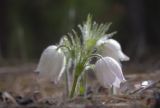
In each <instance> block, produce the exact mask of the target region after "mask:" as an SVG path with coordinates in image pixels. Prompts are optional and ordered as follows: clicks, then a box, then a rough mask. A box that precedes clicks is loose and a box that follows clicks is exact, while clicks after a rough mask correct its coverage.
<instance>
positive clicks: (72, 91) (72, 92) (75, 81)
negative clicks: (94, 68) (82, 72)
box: [69, 76, 78, 98]
mask: <svg viewBox="0 0 160 108" xmlns="http://www.w3.org/2000/svg"><path fill="white" fill-rule="evenodd" d="M77 81H78V76H77V77H75V78H74V81H73V85H72V89H71V93H70V96H69V97H70V98H72V97H73V96H74V93H75V90H76V86H77Z"/></svg>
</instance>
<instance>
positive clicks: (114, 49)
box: [98, 39, 129, 62]
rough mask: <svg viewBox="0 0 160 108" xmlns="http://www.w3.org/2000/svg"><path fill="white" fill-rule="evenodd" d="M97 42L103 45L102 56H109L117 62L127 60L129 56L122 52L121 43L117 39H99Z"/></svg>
mask: <svg viewBox="0 0 160 108" xmlns="http://www.w3.org/2000/svg"><path fill="white" fill-rule="evenodd" d="M98 44H99V45H103V47H104V50H103V51H102V52H101V55H102V56H103V57H105V56H109V57H112V58H114V59H115V60H116V61H118V62H120V61H128V60H129V57H128V56H126V55H125V54H124V53H123V52H122V49H121V45H120V44H119V42H118V41H116V40H114V39H107V40H106V41H104V40H100V41H99V43H98Z"/></svg>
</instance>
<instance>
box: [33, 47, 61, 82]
mask: <svg viewBox="0 0 160 108" xmlns="http://www.w3.org/2000/svg"><path fill="white" fill-rule="evenodd" d="M63 66H64V55H63V53H61V51H57V46H55V45H51V46H49V47H47V48H46V49H45V50H44V51H43V53H42V55H41V58H40V61H39V64H38V67H37V69H36V71H38V72H39V77H40V78H45V79H49V80H51V81H55V82H57V80H58V75H59V74H60V72H61V71H62V69H63ZM61 74H62V73H61Z"/></svg>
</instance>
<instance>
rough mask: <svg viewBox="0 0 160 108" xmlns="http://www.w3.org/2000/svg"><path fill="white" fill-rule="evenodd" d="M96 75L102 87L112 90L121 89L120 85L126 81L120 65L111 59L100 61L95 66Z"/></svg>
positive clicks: (105, 58)
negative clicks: (112, 88) (113, 88)
mask: <svg viewBox="0 0 160 108" xmlns="http://www.w3.org/2000/svg"><path fill="white" fill-rule="evenodd" d="M95 75H96V77H97V80H98V82H99V83H100V84H101V86H103V87H105V88H110V87H112V86H115V87H118V88H119V87H120V83H121V82H124V81H125V78H124V76H123V73H122V69H121V66H120V65H119V63H118V62H117V61H116V60H114V59H113V58H111V57H104V58H101V59H99V60H98V61H97V62H96V64H95Z"/></svg>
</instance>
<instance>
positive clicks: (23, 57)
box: [0, 0, 160, 66]
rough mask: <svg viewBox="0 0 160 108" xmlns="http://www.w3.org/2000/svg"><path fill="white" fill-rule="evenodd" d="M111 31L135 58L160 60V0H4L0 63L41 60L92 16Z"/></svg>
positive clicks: (1, 0)
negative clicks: (53, 46) (42, 54)
mask: <svg viewBox="0 0 160 108" xmlns="http://www.w3.org/2000/svg"><path fill="white" fill-rule="evenodd" d="M89 13H90V14H92V15H93V19H94V20H95V21H97V22H99V23H105V22H112V23H113V24H112V26H111V29H110V31H109V32H112V31H118V33H117V34H116V35H115V36H114V37H113V38H114V39H116V40H118V41H119V42H120V43H121V45H122V48H123V51H124V52H125V53H126V54H127V55H128V56H129V57H130V58H131V61H130V62H133V61H139V62H141V61H145V60H147V59H149V58H151V59H152V58H154V59H156V60H159V58H160V57H159V54H160V50H159V49H160V2H159V0H0V66H1V65H3V64H7V63H10V62H13V61H14V62H15V61H21V62H36V63H37V62H38V59H39V58H40V54H41V53H42V51H43V49H44V48H46V47H47V46H48V45H51V44H56V43H58V42H59V39H60V38H61V36H63V35H65V34H67V33H68V32H70V31H71V29H72V28H77V24H82V22H83V21H85V20H86V17H87V15H88V14H89Z"/></svg>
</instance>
